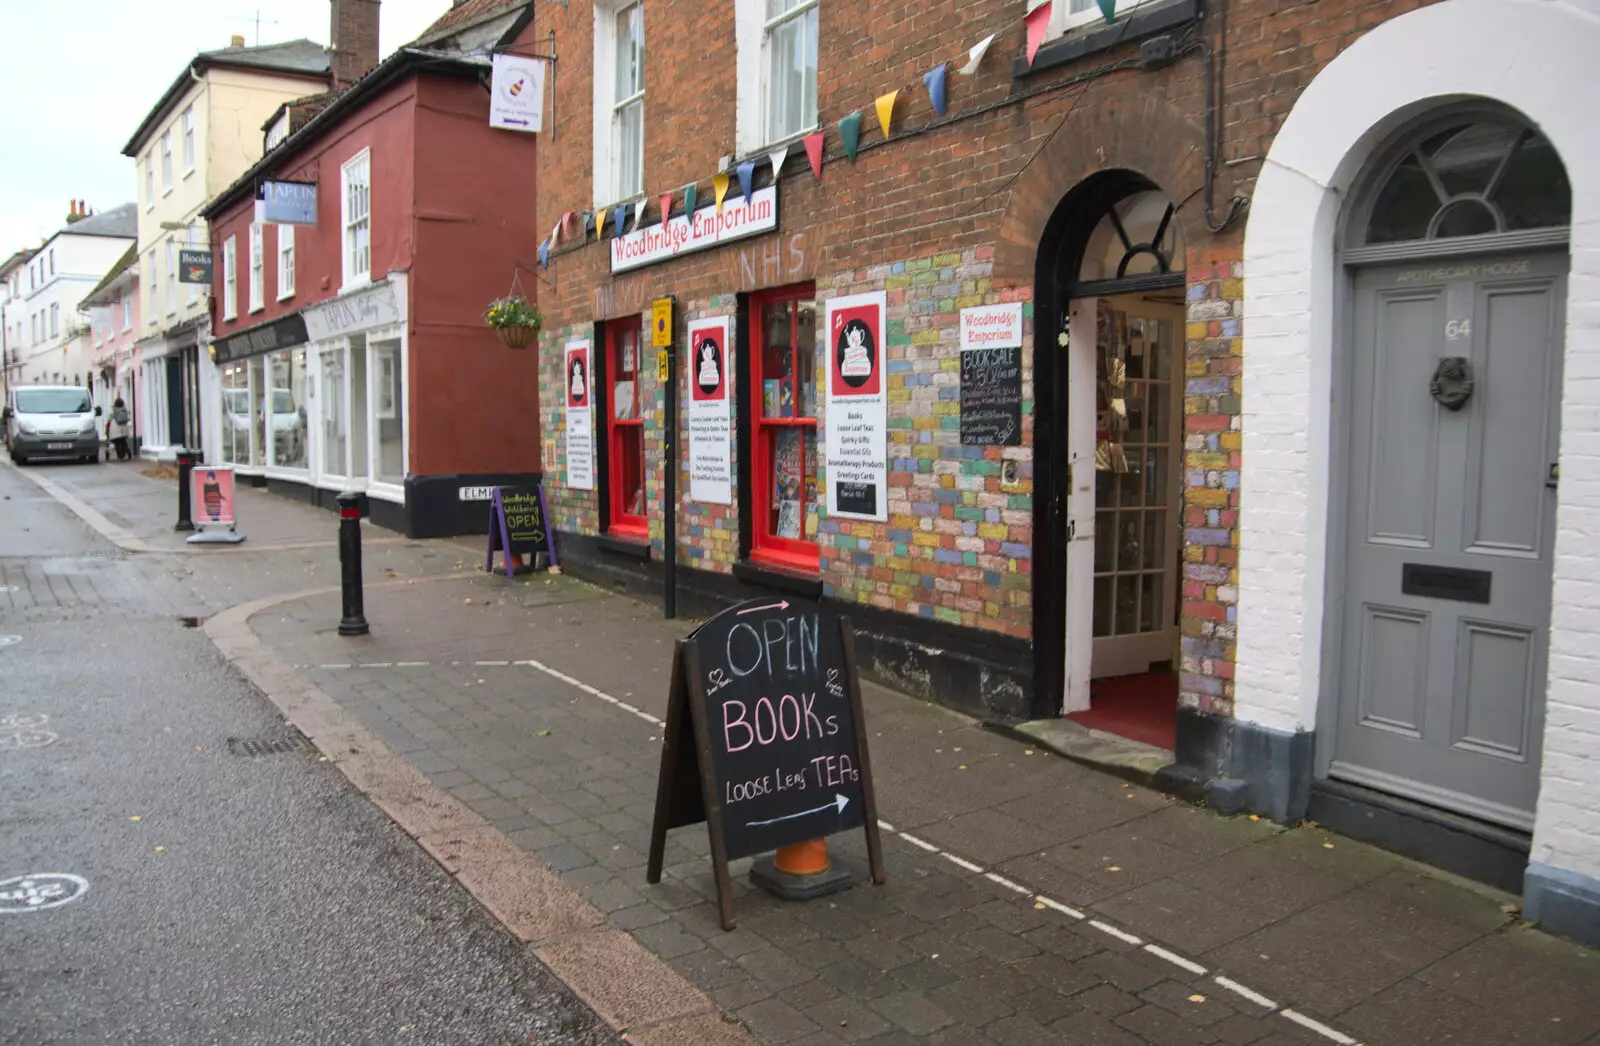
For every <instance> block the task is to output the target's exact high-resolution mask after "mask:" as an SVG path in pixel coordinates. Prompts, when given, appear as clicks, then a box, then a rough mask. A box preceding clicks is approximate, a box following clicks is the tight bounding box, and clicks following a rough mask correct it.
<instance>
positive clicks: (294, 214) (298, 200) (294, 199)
mask: <svg viewBox="0 0 1600 1046" xmlns="http://www.w3.org/2000/svg"><path fill="white" fill-rule="evenodd" d="M256 199H257V201H258V202H259V203H260V207H259V208H258V209H259V211H260V215H259V217H258V219H257V220H258V221H264V222H271V223H272V224H274V225H315V224H317V185H316V183H315V182H262V183H261V187H260V188H259V189H257V190H256Z"/></svg>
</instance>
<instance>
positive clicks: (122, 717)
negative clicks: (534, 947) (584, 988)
mask: <svg viewBox="0 0 1600 1046" xmlns="http://www.w3.org/2000/svg"><path fill="white" fill-rule="evenodd" d="M90 471H92V470H90V469H89V468H87V467H86V468H85V469H84V472H85V473H88V472H90ZM170 565H172V564H170V563H165V562H163V561H161V560H159V559H156V558H153V557H129V556H126V555H124V554H121V553H119V552H117V551H116V550H115V549H114V548H112V547H111V546H110V545H108V544H107V543H106V542H105V541H103V540H102V539H101V538H99V537H98V536H96V535H94V534H93V533H91V532H90V531H89V530H88V528H86V527H84V526H83V525H82V524H81V523H80V522H79V521H78V520H77V519H76V518H74V517H73V516H72V515H71V514H70V513H68V512H67V511H66V510H65V509H64V508H62V507H61V506H60V505H58V504H56V503H55V502H54V500H52V499H50V498H48V497H44V496H43V495H42V493H41V492H40V490H39V489H38V488H37V487H35V486H34V485H32V484H30V483H28V482H27V481H26V480H24V479H23V478H21V477H19V476H18V475H17V473H16V472H15V471H14V470H12V469H10V468H5V467H0V588H3V589H4V590H5V591H3V593H0V1014H3V1016H0V1043H4V1044H8V1046H13V1044H14V1046H50V1044H63V1046H85V1044H90V1043H175V1044H176V1043H184V1044H190V1043H193V1044H201V1043H291V1042H295V1043H298V1042H305V1043H312V1042H328V1043H340V1044H354V1043H373V1044H395V1043H419V1044H424V1043H468V1042H470V1043H474V1044H490V1043H504V1044H507V1046H510V1044H513V1043H520V1044H526V1043H529V1042H539V1043H563V1044H572V1046H599V1044H601V1043H607V1042H617V1041H618V1040H617V1037H616V1036H615V1035H614V1034H612V1033H611V1031H610V1029H609V1028H607V1027H606V1026H605V1025H604V1023H603V1022H602V1021H601V1020H600V1019H599V1017H597V1016H596V1014H595V1013H594V1012H592V1011H591V1010H590V1009H589V1008H588V1007H586V1006H585V1005H583V1004H582V1003H580V1002H579V1001H577V1000H576V999H575V998H574V997H573V995H572V993H571V992H570V991H569V990H568V989H567V988H566V987H565V986H564V985H562V984H561V983H560V982H559V981H557V980H556V979H555V978H554V977H552V976H551V974H550V973H549V972H548V971H546V970H545V969H544V968H543V967H542V965H541V964H540V963H539V962H538V961H537V960H535V959H534V958H533V957H532V956H530V955H529V954H528V953H527V952H526V951H525V950H524V949H523V948H522V946H521V945H520V944H519V943H518V942H517V941H516V940H515V939H514V938H513V937H512V936H511V935H510V934H508V933H507V932H506V931H505V930H504V929H503V928H502V927H501V926H500V925H499V924H498V923H497V922H496V921H495V920H494V919H493V918H492V917H491V916H490V915H489V914H488V913H486V912H485V911H484V910H483V909H482V908H481V907H480V906H479V905H478V904H477V903H476V902H475V901H474V900H473V898H472V897H471V896H470V895H469V894H468V893H467V891H465V890H464V889H462V887H461V886H460V885H459V884H458V883H457V882H456V881H455V880H454V879H452V878H451V876H450V875H449V874H448V873H447V872H446V871H445V870H444V869H442V868H440V867H439V865H438V864H437V863H435V862H434V860H433V859H432V858H431V857H430V856H429V855H428V854H426V853H425V852H423V850H422V849H421V848H419V847H418V846H417V844H416V843H414V842H413V841H412V840H411V839H410V838H408V837H407V836H406V835H405V834H403V833H402V832H400V831H399V830H397V829H396V828H395V827H394V825H393V824H392V823H391V822H390V821H389V819H388V818H387V817H386V816H385V815H383V814H382V813H381V812H380V811H378V810H376V809H374V808H373V807H372V805H371V804H370V803H368V802H367V801H366V800H365V799H364V798H363V797H362V796H361V795H360V793H358V792H357V791H355V790H354V789H353V788H351V787H350V786H349V785H348V783H347V782H346V781H345V780H344V779H343V777H341V776H340V775H339V774H338V772H337V771H335V770H334V768H333V767H332V766H330V765H329V764H328V763H327V762H326V761H319V756H318V755H317V753H316V752H315V751H307V750H305V749H303V748H288V749H286V750H284V751H282V752H281V753H277V754H269V755H263V756H259V757H252V756H248V755H245V754H242V753H241V752H239V751H238V750H237V746H235V745H232V744H230V739H232V738H240V739H261V738H276V737H281V736H284V735H285V728H284V724H283V721H282V718H281V717H280V716H279V715H277V714H276V711H275V710H274V709H273V708H272V707H271V706H270V705H269V704H268V703H267V702H266V701H264V700H263V699H262V697H261V695H260V694H258V693H256V692H255V691H254V690H252V689H251V688H250V687H249V686H248V685H246V684H245V683H244V681H243V680H242V679H240V678H239V677H238V675H237V674H236V673H234V672H232V671H230V670H229V668H228V666H227V665H226V663H225V662H224V661H223V659H222V657H221V656H220V655H219V654H218V652H217V650H216V649H215V647H214V646H213V645H212V644H211V643H210V642H209V641H208V640H207V638H206V636H205V635H204V634H203V633H201V632H198V631H194V630H191V629H187V628H184V627H183V626H182V624H181V623H180V622H179V620H178V619H177V616H176V615H177V614H178V613H180V612H181V611H183V610H185V609H187V608H188V607H190V606H191V605H192V604H193V603H194V602H195V599H194V596H193V593H192V591H191V590H190V586H191V585H192V584H193V581H194V579H193V578H192V577H191V576H188V575H185V574H180V575H177V576H174V575H173V574H171V573H169V572H167V571H166V569H165V568H166V567H168V566H170ZM69 876H70V877H71V878H68V877H69ZM84 890H86V892H81V891H84ZM30 901H33V902H37V903H33V904H30V903H29V902H30Z"/></svg>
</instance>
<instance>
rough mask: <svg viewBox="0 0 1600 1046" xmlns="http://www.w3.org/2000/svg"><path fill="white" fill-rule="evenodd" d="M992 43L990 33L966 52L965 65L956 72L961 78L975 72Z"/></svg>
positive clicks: (991, 34)
mask: <svg viewBox="0 0 1600 1046" xmlns="http://www.w3.org/2000/svg"><path fill="white" fill-rule="evenodd" d="M1013 24H1015V23H1013ZM992 43H994V34H993V33H990V34H989V35H988V36H986V37H984V38H983V39H982V40H979V41H978V42H977V43H976V44H974V45H973V47H972V50H970V51H968V52H967V64H966V65H964V66H962V67H961V68H960V69H957V70H956V72H958V73H960V74H961V75H962V76H971V75H972V74H973V73H975V72H977V71H978V63H979V62H982V61H983V56H984V55H985V54H986V53H987V52H988V50H989V45H990V44H992Z"/></svg>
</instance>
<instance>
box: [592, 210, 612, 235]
mask: <svg viewBox="0 0 1600 1046" xmlns="http://www.w3.org/2000/svg"><path fill="white" fill-rule="evenodd" d="M610 209H611V208H609V207H601V208H600V209H599V210H597V211H595V212H594V238H595V239H597V240H603V239H605V238H606V212H607V211H609V210H610Z"/></svg>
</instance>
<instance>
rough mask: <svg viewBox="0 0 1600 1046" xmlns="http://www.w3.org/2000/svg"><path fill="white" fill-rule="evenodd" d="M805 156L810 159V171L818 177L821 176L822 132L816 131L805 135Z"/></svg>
mask: <svg viewBox="0 0 1600 1046" xmlns="http://www.w3.org/2000/svg"><path fill="white" fill-rule="evenodd" d="M804 141H805V145H806V158H807V159H808V160H810V161H811V173H812V174H814V175H816V176H817V177H818V178H821V177H822V132H821V131H816V132H813V133H811V134H808V135H806V136H805V139H804Z"/></svg>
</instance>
